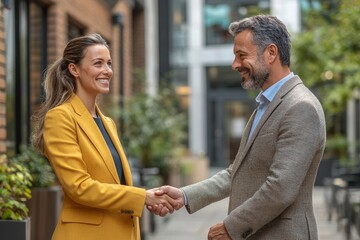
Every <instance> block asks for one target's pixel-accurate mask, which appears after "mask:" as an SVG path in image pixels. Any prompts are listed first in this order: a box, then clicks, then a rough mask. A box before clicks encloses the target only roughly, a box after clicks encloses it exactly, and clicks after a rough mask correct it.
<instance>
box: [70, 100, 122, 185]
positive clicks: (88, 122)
mask: <svg viewBox="0 0 360 240" xmlns="http://www.w3.org/2000/svg"><path fill="white" fill-rule="evenodd" d="M70 102H71V105H72V106H73V108H74V110H75V113H76V114H77V115H76V120H77V122H78V124H79V126H80V128H81V129H82V130H83V131H84V133H85V134H86V136H87V137H88V138H89V140H90V141H91V142H92V144H93V145H94V147H95V148H96V150H97V151H98V152H99V154H100V156H101V157H102V159H103V161H104V163H105V165H106V167H107V169H108V170H109V172H110V174H111V175H112V177H113V178H114V180H115V181H116V182H117V183H120V180H119V177H118V174H117V172H116V167H115V163H114V160H113V158H112V155H111V152H110V150H109V148H108V147H107V144H106V142H105V139H104V137H103V136H102V134H101V132H100V130H99V128H98V126H97V125H96V123H95V121H94V119H93V118H92V116H91V115H90V113H89V111H88V110H87V109H86V107H85V105H84V104H83V102H82V101H81V99H80V98H79V97H78V96H77V95H76V94H73V96H72V98H71V100H70Z"/></svg>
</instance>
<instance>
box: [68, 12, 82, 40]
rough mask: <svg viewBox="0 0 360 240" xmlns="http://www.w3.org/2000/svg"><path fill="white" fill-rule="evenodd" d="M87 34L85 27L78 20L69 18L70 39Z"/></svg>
mask: <svg viewBox="0 0 360 240" xmlns="http://www.w3.org/2000/svg"><path fill="white" fill-rule="evenodd" d="M84 34H85V27H84V26H82V25H81V24H80V23H78V22H76V21H75V20H74V19H72V18H71V17H69V18H68V41H70V40H71V39H73V38H76V37H80V36H83V35H84Z"/></svg>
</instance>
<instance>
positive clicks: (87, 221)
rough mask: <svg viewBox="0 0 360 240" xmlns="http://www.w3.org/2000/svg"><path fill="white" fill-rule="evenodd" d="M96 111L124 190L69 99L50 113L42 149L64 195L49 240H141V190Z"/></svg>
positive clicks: (84, 114) (82, 112)
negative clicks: (119, 163)
mask: <svg viewBox="0 0 360 240" xmlns="http://www.w3.org/2000/svg"><path fill="white" fill-rule="evenodd" d="M97 111H98V113H99V116H100V117H101V119H102V121H103V124H104V127H105V129H106V130H107V132H108V134H109V136H110V138H111V140H112V142H113V143H114V146H115V147H116V149H117V151H118V153H119V155H120V157H121V160H122V167H123V171H124V175H125V180H126V185H121V184H120V181H119V177H118V175H117V172H116V167H115V164H114V161H113V158H112V155H111V153H110V150H109V148H108V146H107V144H106V142H105V140H104V138H103V136H102V134H101V132H100V130H99V128H98V126H97V125H96V123H95V121H94V119H93V118H92V117H91V115H90V113H89V112H88V110H87V109H86V108H85V106H84V104H83V103H82V101H81V100H80V98H79V97H77V95H75V94H73V96H72V97H71V99H70V100H69V101H68V102H66V103H64V104H62V105H60V106H58V107H55V108H53V109H51V110H50V111H49V112H48V113H47V115H46V119H45V126H44V149H45V155H46V157H47V158H48V159H49V161H50V162H51V164H52V167H53V169H54V170H55V173H56V175H57V177H58V179H59V181H60V183H61V185H62V187H63V190H64V200H63V206H62V210H61V215H60V219H59V221H58V224H57V227H56V229H55V232H54V234H53V237H52V239H53V240H92V239H93V240H99V239H107V240H111V239H114V240H115V239H131V240H138V239H140V234H139V233H140V231H139V221H138V218H139V217H140V216H141V214H142V210H143V207H144V203H145V190H144V189H140V188H136V187H133V186H132V177H131V172H130V167H129V164H128V162H127V159H126V156H125V154H124V151H123V149H122V146H121V143H120V141H119V138H118V135H117V132H116V127H115V124H114V122H113V121H112V120H111V119H110V118H107V117H105V116H104V115H103V114H102V113H101V112H100V110H99V109H98V108H97Z"/></svg>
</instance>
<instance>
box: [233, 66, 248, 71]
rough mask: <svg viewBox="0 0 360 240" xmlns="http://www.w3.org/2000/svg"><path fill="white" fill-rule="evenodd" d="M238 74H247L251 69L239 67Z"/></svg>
mask: <svg viewBox="0 0 360 240" xmlns="http://www.w3.org/2000/svg"><path fill="white" fill-rule="evenodd" d="M236 70H237V71H238V72H246V71H249V69H247V68H245V67H239V68H237V69H236Z"/></svg>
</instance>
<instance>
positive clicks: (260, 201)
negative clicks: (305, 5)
mask: <svg viewBox="0 0 360 240" xmlns="http://www.w3.org/2000/svg"><path fill="white" fill-rule="evenodd" d="M229 32H230V33H231V34H232V35H233V36H234V49H233V51H234V55H235V58H234V62H233V64H232V68H233V69H234V70H237V71H238V72H239V73H240V75H241V78H242V86H243V87H244V88H245V89H251V88H261V92H260V93H259V95H258V96H257V98H256V101H257V102H259V107H258V108H257V110H255V112H254V113H253V115H252V116H251V118H250V120H249V122H248V124H247V126H246V128H245V130H244V136H243V138H242V140H241V143H240V147H239V151H238V154H237V155H236V158H235V160H234V162H233V164H231V165H230V166H229V167H228V168H227V169H226V170H223V171H220V172H219V173H217V174H216V175H214V176H213V177H211V178H209V179H206V180H204V181H202V182H199V183H195V184H193V185H190V186H186V187H183V188H181V190H180V189H177V188H174V187H170V186H163V187H161V188H160V189H159V190H158V191H157V194H158V195H161V194H168V195H169V196H170V197H172V198H174V199H176V200H177V201H178V203H179V204H180V205H182V206H183V205H186V208H187V210H188V212H189V213H193V212H196V211H198V210H199V209H201V208H203V207H205V206H207V205H209V204H210V203H213V202H215V201H219V200H221V199H223V198H226V197H228V196H229V197H230V198H229V211H228V216H227V217H226V218H225V219H224V221H223V222H221V223H219V224H216V225H214V226H212V227H211V228H210V231H209V234H208V238H209V239H222V240H223V239H266V240H300V239H312V240H313V239H317V238H318V236H317V226H316V220H315V216H314V212H313V205H312V190H313V185H314V180H315V177H316V173H317V169H318V166H319V162H320V160H321V158H322V155H323V151H324V145H325V120H324V113H323V110H322V107H321V105H320V103H319V101H318V100H317V98H316V97H315V96H314V95H313V94H312V93H311V91H310V90H309V89H308V88H306V87H305V86H304V84H303V82H302V81H301V79H300V78H299V77H298V76H296V75H294V74H293V73H292V72H291V71H290V68H289V66H290V48H291V43H290V35H289V33H288V31H287V29H286V27H285V25H284V24H283V23H282V22H281V21H280V20H279V19H277V18H276V17H273V16H265V15H259V16H254V17H250V18H246V19H243V20H241V21H239V22H234V23H232V24H231V25H230V26H229ZM150 210H151V211H154V212H155V213H158V214H159V213H160V212H161V210H160V208H153V209H150Z"/></svg>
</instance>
